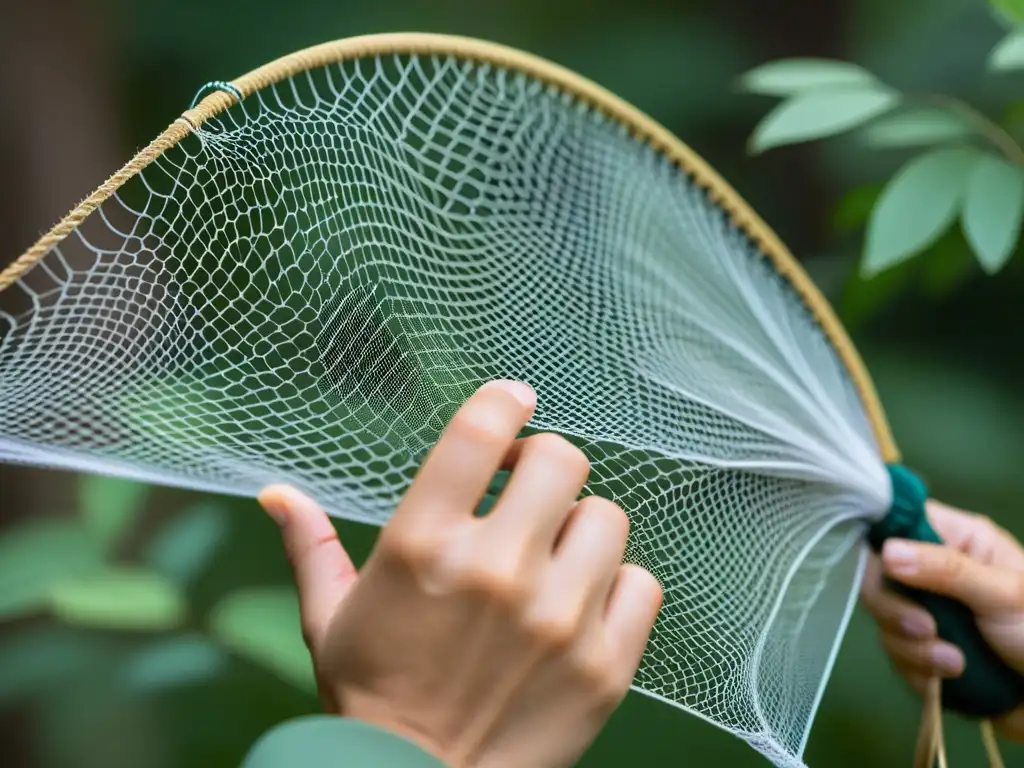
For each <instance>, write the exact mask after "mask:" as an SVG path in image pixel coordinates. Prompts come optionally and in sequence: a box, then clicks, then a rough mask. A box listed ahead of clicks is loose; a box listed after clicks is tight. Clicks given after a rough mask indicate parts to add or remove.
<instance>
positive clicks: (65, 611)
mask: <svg viewBox="0 0 1024 768" xmlns="http://www.w3.org/2000/svg"><path fill="white" fill-rule="evenodd" d="M49 604H50V609H51V610H52V611H53V613H54V614H55V615H56V616H57V617H58V618H59V619H61V620H62V621H64V622H66V623H68V624H79V625H82V626H89V627H102V628H105V629H119V630H150V631H156V630H167V629H173V628H174V627H176V626H178V625H179V624H180V623H181V622H182V621H183V620H184V618H185V613H186V603H185V598H184V596H183V595H182V594H181V592H179V590H178V587H177V585H175V584H174V582H172V581H170V580H169V579H166V578H164V577H163V576H161V575H160V574H158V573H153V572H151V571H144V570H140V569H134V568H114V567H111V568H106V569H104V570H102V571H98V572H96V573H93V574H90V575H89V576H87V577H85V578H80V579H73V580H67V581H62V582H60V583H58V584H56V585H54V587H53V589H52V590H51V591H50V600H49Z"/></svg>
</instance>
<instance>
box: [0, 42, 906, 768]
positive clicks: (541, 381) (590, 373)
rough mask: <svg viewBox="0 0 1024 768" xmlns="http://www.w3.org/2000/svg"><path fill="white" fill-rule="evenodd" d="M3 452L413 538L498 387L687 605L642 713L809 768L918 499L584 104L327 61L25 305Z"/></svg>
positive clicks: (656, 643) (739, 264)
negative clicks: (416, 518)
mask: <svg viewBox="0 0 1024 768" xmlns="http://www.w3.org/2000/svg"><path fill="white" fill-rule="evenodd" d="M4 298H5V299H6V300H8V301H7V305H9V308H8V309H7V310H6V311H5V312H4V313H2V314H0V334H2V341H0V460H3V461H7V462H21V463H27V464H34V465H44V466H50V467H61V468H67V469H75V470H82V471H88V472H102V473H109V474H114V475H119V476H124V477H132V478H136V479H141V480H146V481H151V482H155V483H160V484H167V485H175V486H182V487H187V488H192V489H200V490H208V491H214V492H222V493H229V494H239V495H249V496H251V495H255V494H256V493H257V492H258V491H259V490H260V489H261V488H262V487H264V486H265V485H266V484H268V483H271V482H287V483H291V484H293V485H295V486H297V487H298V488H301V489H302V490H304V491H305V492H307V493H309V494H311V495H312V496H314V497H315V498H316V499H318V500H319V501H320V502H321V503H323V504H324V505H325V507H326V508H327V509H328V510H329V511H330V512H331V513H332V514H334V515H337V516H340V517H343V518H348V519H352V520H358V521H363V522H368V523H372V524H375V525H381V524H384V523H385V522H386V521H387V519H388V516H389V514H390V513H391V511H392V509H393V508H394V506H395V504H396V502H397V501H398V500H399V498H400V497H401V495H402V493H403V492H404V490H405V488H406V487H407V486H408V483H409V482H410V480H411V478H412V477H413V475H414V473H415V471H416V469H417V467H418V465H419V463H420V462H421V461H422V459H423V456H424V453H425V452H426V451H427V450H428V449H429V447H430V446H431V445H432V443H433V442H434V441H435V440H436V439H437V437H438V436H439V434H440V431H441V430H442V429H443V427H444V426H445V424H446V423H447V421H448V419H449V418H450V417H451V416H452V415H453V413H454V412H455V410H456V409H457V408H458V407H459V406H460V405H461V404H462V403H463V402H464V401H465V399H466V398H467V397H468V396H469V395H470V394H471V393H472V392H473V391H474V390H475V389H476V388H477V387H478V386H479V385H480V384H482V383H483V382H485V381H487V380H490V379H494V378H514V379H521V380H525V381H527V382H529V383H530V384H532V385H533V386H534V388H535V389H536V390H537V392H538V396H539V405H538V407H537V411H536V416H535V418H534V419H533V421H532V422H531V425H530V429H531V430H535V431H536V430H543V431H554V432H557V433H559V434H562V435H565V436H566V437H568V438H569V439H570V440H572V441H573V442H574V443H576V444H577V445H579V446H581V447H582V448H583V450H584V451H585V452H586V453H587V455H588V456H589V457H590V459H591V461H592V464H593V472H592V476H591V480H590V482H589V484H588V486H587V488H586V490H585V493H597V494H601V495H605V496H608V497H610V498H612V499H614V500H616V501H617V502H618V503H620V504H621V505H622V506H623V508H624V509H625V510H626V511H627V512H628V513H629V515H630V518H631V520H632V532H631V537H630V543H629V548H628V555H627V557H628V559H629V560H630V561H633V562H636V563H640V564H642V565H644V566H645V567H647V568H649V569H650V570H651V571H652V572H653V573H654V574H655V575H657V577H658V578H659V579H660V580H661V582H662V584H663V586H664V592H665V597H664V607H663V609H662V612H661V616H660V618H659V620H658V623H657V626H656V628H655V631H654V634H653V636H652V638H651V641H650V644H649V647H648V651H647V654H646V656H645V658H644V661H643V664H642V666H641V668H640V671H639V673H638V676H637V678H636V681H635V687H636V689H638V690H640V691H642V692H644V693H646V694H648V695H651V696H654V697H656V698H659V699H662V700H664V701H666V702H668V703H670V704H672V705H675V706H678V707H681V708H684V709H685V710H687V711H689V712H691V713H693V714H695V715H697V716H699V717H702V718H705V719H707V720H709V721H711V722H712V723H714V724H716V725H718V726H720V727H722V728H724V729H727V730H728V731H730V732H733V733H735V734H736V735H738V736H739V737H741V738H743V739H745V740H747V741H748V742H749V743H750V744H751V745H752V746H753V747H754V748H755V749H758V750H760V751H761V752H762V753H763V754H764V755H765V756H766V757H767V758H769V759H770V760H771V761H773V762H774V763H775V764H776V765H778V766H799V765H802V764H803V763H802V754H803V750H804V745H805V742H806V739H807V735H808V731H809V728H810V725H811V721H812V719H813V716H814V712H815V709H816V708H817V705H818V702H819V699H820V697H821V694H822V689H823V687H824V684H825V681H826V680H827V678H828V674H829V670H830V667H831V665H832V662H833V659H834V656H835V653H836V651H837V648H838V645H839V641H840V639H841V637H842V634H843V632H844V629H845V624H846V621H847V619H848V616H849V613H850V610H851V606H852V603H853V600H854V596H855V593H856V590H857V586H858V580H859V577H860V573H861V570H862V566H863V557H864V551H865V550H864V545H863V543H862V539H863V534H864V530H865V523H866V521H870V520H874V519H877V518H878V517H880V516H881V515H883V514H884V512H885V511H886V510H887V508H888V506H889V500H890V498H889V494H890V490H889V483H888V479H887V476H886V472H885V467H884V464H883V462H882V459H881V457H880V455H879V452H878V449H877V448H876V446H875V441H874V439H873V437H872V432H871V428H870V425H869V421H868V418H867V416H866V415H865V409H864V407H863V405H862V402H861V399H860V398H859V396H858V394H857V392H856V390H855V388H854V385H853V383H852V381H851V378H850V376H849V374H848V372H847V370H846V369H845V367H844V365H843V364H842V362H841V361H840V359H839V358H838V356H837V354H836V353H835V351H834V350H833V348H832V347H831V346H830V344H829V342H828V341H827V339H826V337H825V335H824V333H823V332H822V331H821V329H820V328H819V327H818V325H817V324H816V323H815V321H814V319H813V318H812V316H811V314H810V313H809V311H808V310H807V309H806V308H805V306H804V305H803V304H802V303H801V301H800V299H799V298H798V297H797V295H796V294H795V292H794V291H793V289H792V288H791V287H790V286H789V285H788V284H787V283H786V282H785V280H783V279H782V278H780V277H779V276H778V273H777V270H776V268H775V266H774V264H773V262H772V261H771V259H769V258H767V257H766V256H765V255H764V254H762V253H760V252H759V251H758V249H757V248H756V247H755V246H754V245H753V244H752V243H751V241H750V240H749V239H748V237H747V236H746V235H745V234H744V233H743V232H741V231H740V230H739V229H738V228H737V227H736V226H735V225H734V224H733V223H732V222H731V221H730V220H729V218H728V216H727V215H726V214H725V213H724V212H723V211H722V210H721V208H719V207H718V206H717V205H715V204H713V203H712V202H710V201H709V199H708V198H707V196H706V194H705V193H704V191H702V190H701V189H700V188H699V187H698V186H697V185H696V184H695V183H694V182H693V181H692V180H691V179H690V178H688V177H687V176H686V175H685V174H684V173H682V172H681V171H680V170H679V169H678V168H677V167H676V166H675V165H674V164H673V163H671V162H670V161H669V160H668V159H666V158H665V156H663V155H662V154H660V153H659V152H658V151H656V150H654V149H652V148H650V147H649V146H647V145H646V144H644V143H641V142H640V141H638V140H636V139H635V138H633V136H632V135H631V133H630V131H629V130H628V129H627V128H625V127H624V126H623V125H621V124H620V123H619V122H617V121H616V120H614V119H613V118H610V117H608V116H606V115H605V114H603V113H602V112H601V111H599V110H597V109H594V108H592V107H591V106H588V105H587V104H584V103H581V101H580V100H578V99H577V98H576V97H574V96H572V95H571V94H568V93H565V92H563V91H560V90H559V89H558V88H556V87H553V86H550V85H547V84H543V83H541V82H538V81H537V80H534V79H531V78H530V77H529V76H527V75H524V74H522V73H519V72H516V71H512V70H508V69H504V68H502V67H500V66H495V65H489V64H486V63H480V62H474V61H469V60H465V59H461V58H459V57H457V56H443V55H422V56H421V55H411V54H410V55H386V56H377V57H367V58H363V59H358V60H353V61H348V62H343V63H340V64H331V65H328V66H324V67H321V68H317V69H314V70H311V71H309V72H305V73H302V74H300V75H296V76H294V77H292V78H291V79H288V80H285V81H282V82H279V83H277V84H276V85H272V86H268V87H266V88H264V89H263V90H261V91H259V92H257V93H255V94H253V95H251V96H249V97H248V98H246V99H245V100H243V101H242V102H240V103H238V104H236V105H234V106H232V107H230V108H229V109H228V110H227V111H226V112H225V113H223V114H221V115H219V116H218V117H216V118H214V119H212V120H210V121H208V122H206V123H205V124H203V125H202V126H201V127H200V128H198V129H195V130H193V131H192V132H191V133H190V135H189V136H188V137H186V138H185V139H184V140H183V141H182V142H181V143H180V144H179V145H177V146H176V147H174V148H172V149H170V150H169V151H167V152H165V153H164V154H163V155H162V156H161V157H159V158H158V159H157V160H156V161H155V162H154V163H153V164H152V165H150V166H149V167H148V168H147V169H146V170H145V171H144V172H142V173H141V174H140V175H139V176H136V177H135V178H133V179H132V180H131V181H129V182H128V183H127V184H126V185H125V186H124V187H122V188H121V189H120V190H119V192H118V193H117V194H116V195H115V196H114V197H112V198H110V199H109V200H108V201H107V202H106V203H104V204H103V205H102V206H101V207H100V208H99V209H98V210H97V211H95V212H94V213H93V214H92V215H90V216H89V217H88V218H87V219H86V221H85V222H84V223H83V224H82V225H80V226H79V227H78V228H77V229H76V230H75V231H73V232H72V233H71V234H70V235H69V236H68V237H67V238H66V239H65V240H64V241H63V242H61V243H60V244H59V245H58V246H56V247H54V248H53V249H52V250H51V251H50V252H49V253H47V254H46V255H45V256H44V258H43V259H42V260H41V261H40V262H39V264H38V265H36V266H35V267H34V268H33V269H32V270H31V271H30V272H29V273H28V274H27V275H25V276H24V277H23V278H21V279H20V280H19V281H18V282H17V283H15V285H14V286H12V287H11V288H10V289H8V291H7V292H6V293H5V294H4Z"/></svg>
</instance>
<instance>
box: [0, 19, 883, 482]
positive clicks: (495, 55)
mask: <svg viewBox="0 0 1024 768" xmlns="http://www.w3.org/2000/svg"><path fill="white" fill-rule="evenodd" d="M389 54H393V55H420V56H423V55H437V56H451V57H455V58H460V59H464V60H470V61H475V62H479V63H482V64H490V65H492V66H496V67H500V68H504V69H508V70H512V71H517V72H521V73H523V74H526V75H528V76H530V77H532V78H534V79H536V80H538V81H540V82H543V83H545V84H547V85H550V86H553V87H555V88H557V89H559V90H561V91H563V92H565V93H567V94H569V95H571V96H572V97H574V98H576V99H579V100H580V101H581V102H583V103H586V104H588V105H589V106H591V107H592V108H594V109H597V110H598V111H600V112H601V113H603V114H604V115H606V116H607V117H609V118H611V119H613V120H615V121H616V122H618V123H619V124H621V125H622V126H623V127H624V128H626V129H627V130H628V131H629V133H630V134H631V135H632V137H633V138H634V139H635V140H637V141H640V142H642V143H644V144H646V145H648V146H650V147H651V148H652V149H654V150H655V151H657V152H659V153H661V154H662V155H663V156H664V157H666V158H667V159H668V160H670V161H671V162H672V163H673V164H675V165H676V166H677V167H679V169H680V170H682V171H683V172H684V173H685V174H687V175H688V176H689V177H690V178H692V179H693V181H694V183H695V184H696V185H697V186H699V187H701V188H702V189H703V190H704V192H705V193H706V194H707V196H708V198H709V199H710V200H711V201H712V202H713V203H714V204H715V205H717V206H718V207H720V208H721V209H722V210H723V211H724V212H725V213H726V214H727V215H728V216H729V218H730V219H731V220H732V222H733V224H734V225H735V226H736V227H738V228H739V229H740V230H741V231H743V232H744V233H745V234H746V235H747V236H748V237H749V238H750V239H751V240H752V241H753V242H754V243H755V244H756V246H757V248H758V249H759V250H760V251H761V252H762V253H763V254H764V255H765V256H766V257H768V258H769V259H771V261H772V263H773V264H774V266H775V268H776V270H777V271H778V273H779V274H780V275H781V276H782V277H783V278H785V280H786V281H787V282H788V283H789V285H790V286H792V288H793V290H794V291H795V292H796V293H797V295H798V296H799V297H800V299H801V300H802V301H803V303H804V304H805V306H806V307H807V309H808V310H809V311H810V313H811V314H812V316H813V317H814V318H815V320H816V321H817V323H818V325H819V326H820V327H821V329H822V331H823V332H824V333H825V335H826V337H827V338H828V340H829V342H830V343H831V344H832V346H833V347H834V348H835V350H836V353H837V354H838V355H839V357H840V359H841V360H842V361H843V364H844V366H845V367H846V369H847V371H848V373H849V374H850V377H851V379H852V381H853V383H854V385H855V386H856V388H857V391H858V393H859V395H860V399H861V401H862V403H863V405H864V409H865V412H866V414H867V416H868V418H869V420H870V423H871V428H872V431H873V433H874V437H875V441H876V443H877V445H878V449H879V453H880V455H881V458H882V460H883V461H885V462H886V463H897V462H899V461H900V454H899V449H898V448H897V446H896V443H895V440H894V438H893V436H892V433H891V430H890V427H889V424H888V420H887V418H886V416H885V412H884V410H883V409H882V405H881V402H880V400H879V397H878V394H877V391H876V390H875V386H874V383H873V382H872V380H871V377H870V375H869V373H868V371H867V368H866V366H865V365H864V362H863V360H862V359H861V357H860V354H859V353H858V352H857V350H856V348H855V347H854V345H853V342H852V341H851V339H850V338H849V336H848V335H847V333H846V330H845V329H844V328H843V326H842V324H841V323H840V321H839V319H838V317H837V316H836V314H835V312H834V310H833V309H832V307H831V305H830V304H829V303H828V300H827V299H825V297H824V296H823V295H822V293H821V292H820V291H819V290H818V288H817V286H816V285H815V284H814V282H813V281H812V280H811V278H810V276H809V275H808V274H807V273H806V271H805V270H804V269H803V267H802V266H801V265H800V264H799V262H797V260H796V259H795V258H794V257H793V255H792V254H791V253H790V252H789V250H788V249H787V248H786V246H785V245H783V243H782V241H781V240H780V239H779V237H778V236H777V235H776V234H775V232H773V231H772V229H771V228H770V227H769V226H768V225H767V224H766V223H765V222H764V221H763V220H762V219H761V218H760V217H759V216H758V215H757V214H756V213H755V212H754V211H753V209H751V207H750V206H749V205H748V204H747V203H746V201H744V200H743V199H742V198H741V197H740V195H739V194H738V193H737V192H736V190H734V189H733V188H732V187H731V186H730V185H729V184H728V183H727V182H726V181H725V180H724V179H723V178H722V177H721V176H720V175H719V174H718V173H717V172H716V171H715V170H714V169H713V168H712V167H711V166H710V165H708V163H707V162H706V161H705V160H704V159H703V158H701V157H700V156H699V155H698V154H697V153H696V152H694V151H693V150H692V149H691V148H690V147H688V146H687V145H686V144H684V143H683V142H682V141H681V140H680V139H679V138H677V137H676V136H674V135H673V134H672V133H671V132H670V131H668V130H667V129H666V128H665V127H663V126H662V125H660V124H659V123H657V122H656V121H655V120H653V119H652V118H650V117H649V116H647V115H646V114H644V113H643V112H641V111H640V110H639V109H637V108H636V107H634V106H633V105H631V104H629V103H628V102H626V101H625V100H623V99H621V98H619V97H618V96H616V95H615V94H613V93H611V92H610V91H608V90H606V89H605V88H603V87H602V86H600V85H598V84H597V83H594V82H593V81H591V80H588V79H587V78H585V77H583V76H581V75H579V74H577V73H575V72H573V71H571V70H569V69H566V68H565V67H562V66H560V65H558V64H555V63H553V62H550V61H547V60H546V59H543V58H540V57H538V56H535V55H533V54H530V53H526V52H524V51H520V50H517V49H515V48H511V47H508V46H504V45H500V44H497V43H492V42H488V41H484V40H478V39H474V38H468V37H459V36H453V35H443V34H433V33H421V32H394V33H385V34H373V35H364V36H359V37H350V38H344V39H341V40H335V41H332V42H328V43H322V44H320V45H316V46H312V47H310V48H306V49H303V50H300V51H296V52H294V53H291V54H288V55H286V56H283V57H281V58H279V59H277V60H275V61H272V62H270V63H268V64H264V65H263V66H261V67H259V68H257V69H255V70H252V71H251V72H249V73H247V74H245V75H242V76H241V77H239V78H237V79H235V80H232V81H229V82H226V83H223V84H222V86H226V87H221V88H219V89H217V90H214V91H212V92H210V93H209V94H208V95H207V96H205V97H204V98H203V99H202V100H201V101H200V102H199V103H198V104H196V105H195V106H194V107H192V108H190V109H188V110H186V111H185V112H183V113H182V114H181V116H180V117H178V118H177V119H176V120H175V121H174V122H173V123H171V124H170V125H169V126H168V127H167V129H166V130H164V132H163V133H161V134H160V135H159V136H157V137H156V138H155V139H154V140H153V141H152V142H150V144H149V145H148V146H146V147H145V148H144V149H143V150H142V151H140V152H139V153H138V154H137V155H135V157H133V158H132V159H131V160H130V161H129V162H128V163H127V164H126V165H124V166H123V167H122V168H121V169H120V170H118V171H117V172H116V173H114V174H113V175H112V176H111V177H110V178H109V179H107V180H106V181H105V182H104V183H103V184H102V185H100V186H99V187H98V188H97V189H96V190H95V191H94V192H93V193H92V194H91V195H89V196H88V197H87V198H86V199H85V200H83V201H82V202H81V203H79V204H78V206H76V207H75V208H74V209H73V210H72V211H71V212H70V213H68V214H67V215H66V216H65V217H64V218H63V219H61V221H60V222H59V223H57V225H56V226H54V227H53V228H52V229H51V230H50V231H49V232H47V233H46V234H45V235H43V236H42V237H41V238H39V240H37V241H36V242H35V244H33V245H32V247H30V248H29V249H28V250H27V251H25V252H24V253H23V254H22V255H21V256H19V257H18V258H17V259H16V260H15V261H13V262H12V263H11V264H10V265H9V266H8V267H7V268H6V269H4V270H3V271H2V272H0V291H3V290H5V289H6V288H9V287H10V286H11V285H13V284H14V283H15V282H17V281H18V280H19V279H20V278H21V277H22V276H23V275H25V274H26V273H27V272H28V271H29V270H30V269H31V268H32V267H33V266H34V265H35V264H36V263H38V262H39V261H40V260H41V259H42V258H43V257H44V256H45V255H46V254H47V253H48V252H49V251H50V250H51V249H52V248H53V247H54V246H56V245H58V244H59V243H60V242H61V241H63V240H64V239H65V238H66V237H67V236H68V235H69V234H70V233H71V232H73V231H74V230H75V229H76V228H77V227H78V226H79V225H80V224H81V223H82V222H83V221H85V219H86V218H87V217H88V216H89V215H90V214H92V213H93V211H95V210H96V209H97V208H99V207H100V205H102V204H103V203H104V202H105V201H106V200H107V199H108V198H110V197H111V196H112V195H113V194H114V193H115V192H117V190H118V189H120V188H121V187H122V186H123V185H124V184H125V183H127V182H128V181H129V180H130V179H132V178H133V177H134V176H136V175H137V174H139V173H140V172H142V171H143V170H144V169H145V168H146V167H147V166H148V165H149V164H150V163H152V162H153V161H154V160H156V159H157V158H158V157H159V156H160V155H161V154H163V153H164V152H166V151H167V150H169V149H171V148H173V147H174V146H175V145H177V144H178V143H179V142H180V141H182V140H183V139H184V138H185V137H186V136H188V135H189V134H190V133H192V132H193V131H195V130H196V129H198V128H199V127H201V126H202V125H203V124H204V123H205V122H207V121H208V120H210V119H212V118H214V117H217V116H218V115H220V114H222V113H223V112H225V111H226V110H227V109H228V108H230V107H231V106H233V105H234V104H236V103H238V101H239V99H238V95H241V97H242V98H243V99H244V98H246V97H248V96H250V95H252V94H253V93H255V92H257V91H260V90H262V89H264V88H266V87H268V86H271V85H274V84H276V83H279V82H281V81H283V80H286V79H288V78H289V77H293V76H295V75H297V74H301V73H302V72H305V71H309V70H312V69H317V68H319V67H323V66H327V65H330V64H337V63H341V62H344V61H351V60H354V59H360V58H366V57H372V56H382V55H389Z"/></svg>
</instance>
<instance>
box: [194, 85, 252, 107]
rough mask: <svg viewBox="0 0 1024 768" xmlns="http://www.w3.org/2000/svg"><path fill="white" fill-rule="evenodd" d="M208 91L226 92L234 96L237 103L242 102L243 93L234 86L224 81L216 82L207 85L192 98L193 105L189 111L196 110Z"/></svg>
mask: <svg viewBox="0 0 1024 768" xmlns="http://www.w3.org/2000/svg"><path fill="white" fill-rule="evenodd" d="M208 91H225V92H227V93H230V94H231V95H232V96H234V97H235V100H236V101H241V100H242V92H241V91H240V90H238V88H236V87H235V86H234V85H232V84H231V83H228V82H225V81H224V80H214V81H212V82H209V83H207V84H206V85H204V86H203V87H202V88H200V89H199V90H198V91H197V92H196V95H195V96H194V97H193V98H192V104H191V106H189V109H195V106H196V104H198V103H199V101H200V99H202V98H203V96H204V95H205V94H206V93H207V92H208Z"/></svg>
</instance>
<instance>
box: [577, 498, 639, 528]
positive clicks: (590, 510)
mask: <svg viewBox="0 0 1024 768" xmlns="http://www.w3.org/2000/svg"><path fill="white" fill-rule="evenodd" d="M580 507H581V508H582V509H581V511H583V512H585V513H586V514H587V515H588V516H589V515H594V516H596V517H597V518H598V519H600V520H601V522H602V523H604V524H607V525H608V527H609V529H610V530H612V531H614V532H615V533H616V534H617V535H619V536H621V537H622V538H626V537H627V536H628V535H629V526H630V522H629V515H627V514H626V511H625V510H624V509H623V508H622V507H620V506H619V505H618V504H616V503H615V502H614V501H611V500H609V499H606V498H604V497H602V496H587V497H586V498H585V499H583V500H582V501H581V502H580Z"/></svg>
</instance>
